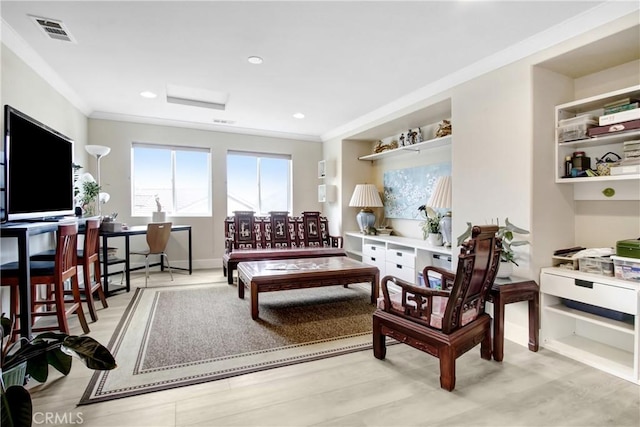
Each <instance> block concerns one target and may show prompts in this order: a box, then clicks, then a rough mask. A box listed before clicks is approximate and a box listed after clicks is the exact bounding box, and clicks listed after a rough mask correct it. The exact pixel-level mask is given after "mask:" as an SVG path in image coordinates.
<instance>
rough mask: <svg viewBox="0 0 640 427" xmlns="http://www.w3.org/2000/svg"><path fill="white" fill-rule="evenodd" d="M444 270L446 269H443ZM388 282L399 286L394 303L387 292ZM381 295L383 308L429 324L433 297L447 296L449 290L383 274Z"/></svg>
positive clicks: (426, 324)
mask: <svg viewBox="0 0 640 427" xmlns="http://www.w3.org/2000/svg"><path fill="white" fill-rule="evenodd" d="M445 272H446V271H445ZM388 282H392V283H393V284H394V285H396V286H398V287H400V288H401V292H400V294H396V295H394V298H393V299H394V300H396V301H395V302H396V304H395V307H394V304H392V297H391V294H390V293H389V287H388V286H387V283H388ZM381 287H382V297H383V299H384V307H383V310H384V311H386V312H388V313H392V314H395V315H398V316H401V317H404V318H408V319H410V320H412V321H415V322H417V323H420V324H423V325H425V326H429V327H431V326H433V325H432V324H431V314H432V312H433V307H434V305H433V304H434V298H433V297H443V298H449V296H450V291H449V290H447V289H433V288H424V287H422V286H415V285H413V284H411V283H409V282H407V281H405V280H402V279H400V278H398V277H394V276H385V277H383V278H382V281H381Z"/></svg>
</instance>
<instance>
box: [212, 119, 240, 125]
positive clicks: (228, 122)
mask: <svg viewBox="0 0 640 427" xmlns="http://www.w3.org/2000/svg"><path fill="white" fill-rule="evenodd" d="M213 123H215V124H217V125H235V124H236V121H235V120H225V119H213Z"/></svg>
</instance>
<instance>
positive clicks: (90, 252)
mask: <svg viewBox="0 0 640 427" xmlns="http://www.w3.org/2000/svg"><path fill="white" fill-rule="evenodd" d="M84 229H85V231H84V241H83V243H82V247H81V248H79V249H78V256H77V265H78V266H79V267H82V278H83V280H82V286H80V298H81V300H82V302H85V303H86V304H87V308H88V309H89V316H90V317H91V320H92V321H94V322H95V321H97V320H98V314H97V312H96V308H95V303H94V297H93V296H94V294H96V293H97V295H98V298H99V299H100V302H101V304H102V307H103V308H108V307H109V304H108V303H107V298H106V295H105V293H104V289H103V288H102V273H101V270H100V254H99V250H100V220H99V219H97V218H92V219H87V220H86V222H85V226H84ZM54 257H55V249H51V250H47V251H44V252H39V253H37V254H35V255H32V256H31V257H30V258H31V261H53V259H54ZM72 292H73V291H72V290H71V289H67V290H65V294H66V295H72Z"/></svg>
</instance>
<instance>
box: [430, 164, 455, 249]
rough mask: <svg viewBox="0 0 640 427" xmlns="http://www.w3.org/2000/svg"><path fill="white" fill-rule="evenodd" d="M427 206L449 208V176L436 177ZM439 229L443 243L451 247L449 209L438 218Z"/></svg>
mask: <svg viewBox="0 0 640 427" xmlns="http://www.w3.org/2000/svg"><path fill="white" fill-rule="evenodd" d="M427 206H429V207H431V208H435V209H451V177H450V176H441V177H438V180H437V181H436V185H435V186H434V187H433V191H432V192H431V197H430V198H429V201H428V202H427ZM440 230H441V231H442V240H444V245H445V246H447V247H451V211H448V212H447V213H445V214H444V216H443V217H442V219H441V220H440Z"/></svg>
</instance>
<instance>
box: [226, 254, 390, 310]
mask: <svg viewBox="0 0 640 427" xmlns="http://www.w3.org/2000/svg"><path fill="white" fill-rule="evenodd" d="M379 275H380V273H379V271H378V267H375V266H372V265H368V264H364V263H362V262H360V261H356V260H354V259H351V258H347V257H324V258H305V259H289V260H280V261H252V262H240V263H239V264H238V277H239V280H238V297H239V298H241V299H244V287H245V286H248V287H249V288H250V289H251V317H252V318H253V319H254V320H256V319H257V318H258V294H259V293H260V292H274V291H286V290H289V289H303V288H317V287H320V286H335V285H343V286H345V287H346V286H347V285H348V284H350V283H362V282H369V283H371V303H372V304H375V303H376V300H377V299H378V287H379V284H378V282H379V278H380V277H379Z"/></svg>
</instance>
